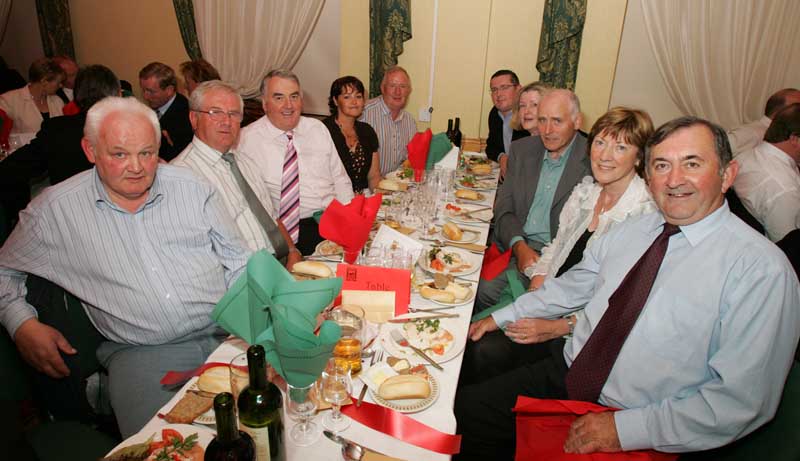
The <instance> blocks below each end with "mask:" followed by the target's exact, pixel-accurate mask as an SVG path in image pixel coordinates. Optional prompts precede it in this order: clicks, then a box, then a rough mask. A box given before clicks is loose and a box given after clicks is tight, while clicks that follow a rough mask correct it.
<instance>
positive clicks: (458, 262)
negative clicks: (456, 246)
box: [428, 248, 472, 272]
mask: <svg viewBox="0 0 800 461" xmlns="http://www.w3.org/2000/svg"><path fill="white" fill-rule="evenodd" d="M428 267H430V269H431V270H434V271H439V272H444V271H448V272H463V271H465V270H468V269H470V268H472V264H470V263H469V262H467V261H464V260H463V259H462V258H461V255H460V254H458V253H455V252H453V253H451V252H446V251H444V250H443V249H441V248H432V249H431V250H430V251H429V252H428Z"/></svg>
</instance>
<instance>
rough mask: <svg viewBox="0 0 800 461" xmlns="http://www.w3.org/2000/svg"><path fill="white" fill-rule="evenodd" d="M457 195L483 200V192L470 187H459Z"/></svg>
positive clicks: (467, 198)
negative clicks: (480, 192)
mask: <svg viewBox="0 0 800 461" xmlns="http://www.w3.org/2000/svg"><path fill="white" fill-rule="evenodd" d="M456 197H458V198H463V199H466V200H481V194H479V193H478V192H476V191H474V190H469V189H458V190H457V191H456Z"/></svg>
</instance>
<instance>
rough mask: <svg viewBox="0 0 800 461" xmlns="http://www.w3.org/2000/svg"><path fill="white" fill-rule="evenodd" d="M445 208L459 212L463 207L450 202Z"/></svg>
mask: <svg viewBox="0 0 800 461" xmlns="http://www.w3.org/2000/svg"><path fill="white" fill-rule="evenodd" d="M470 192H473V191H470ZM444 209H445V210H448V211H452V212H455V213H458V212H459V211H461V207H460V206H456V205H453V204H452V203H448V204H447V205H445V207H444Z"/></svg>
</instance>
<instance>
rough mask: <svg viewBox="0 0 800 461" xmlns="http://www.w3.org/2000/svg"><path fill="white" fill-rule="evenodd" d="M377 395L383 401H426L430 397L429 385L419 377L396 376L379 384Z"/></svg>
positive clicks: (424, 379)
mask: <svg viewBox="0 0 800 461" xmlns="http://www.w3.org/2000/svg"><path fill="white" fill-rule="evenodd" d="M378 395H380V396H381V398H383V399H385V400H400V399H426V398H428V397H429V396H430V395H431V385H430V383H429V382H428V380H427V379H426V378H424V377H422V376H420V375H397V376H392V377H391V378H388V379H387V380H385V381H384V382H383V383H381V386H380V388H378Z"/></svg>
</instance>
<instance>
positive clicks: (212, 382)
mask: <svg viewBox="0 0 800 461" xmlns="http://www.w3.org/2000/svg"><path fill="white" fill-rule="evenodd" d="M197 387H198V388H199V389H200V390H201V391H204V392H210V393H212V394H219V393H220V392H230V391H231V372H230V370H229V369H228V367H212V368H209V369H207V370H206V371H204V372H203V374H202V375H200V379H198V380H197Z"/></svg>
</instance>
